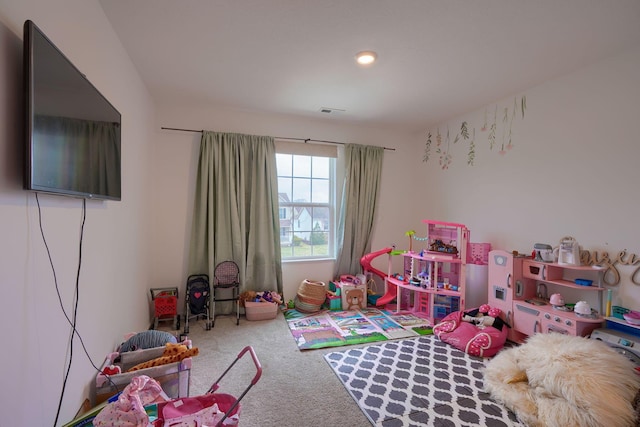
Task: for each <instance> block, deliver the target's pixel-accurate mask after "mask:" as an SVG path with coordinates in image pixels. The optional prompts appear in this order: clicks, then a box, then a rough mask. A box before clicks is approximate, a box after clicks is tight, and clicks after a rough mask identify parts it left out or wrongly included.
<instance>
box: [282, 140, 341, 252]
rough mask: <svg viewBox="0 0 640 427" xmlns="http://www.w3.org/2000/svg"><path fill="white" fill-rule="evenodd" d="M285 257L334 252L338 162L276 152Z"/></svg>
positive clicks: (323, 158) (324, 158) (326, 158)
mask: <svg viewBox="0 0 640 427" xmlns="http://www.w3.org/2000/svg"><path fill="white" fill-rule="evenodd" d="M276 162H277V168H278V200H279V210H280V247H281V250H282V259H283V260H284V259H296V258H298V259H309V258H332V257H333V256H334V249H333V248H334V219H333V218H334V211H335V209H334V203H333V199H334V197H333V194H334V188H333V186H334V178H333V176H334V163H335V160H334V159H333V158H329V157H315V156H305V155H297V154H282V153H278V154H276Z"/></svg>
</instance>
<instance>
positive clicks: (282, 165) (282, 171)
mask: <svg viewBox="0 0 640 427" xmlns="http://www.w3.org/2000/svg"><path fill="white" fill-rule="evenodd" d="M292 160H293V156H292V155H291V154H276V168H277V169H278V175H279V176H291V172H292V165H293V163H292Z"/></svg>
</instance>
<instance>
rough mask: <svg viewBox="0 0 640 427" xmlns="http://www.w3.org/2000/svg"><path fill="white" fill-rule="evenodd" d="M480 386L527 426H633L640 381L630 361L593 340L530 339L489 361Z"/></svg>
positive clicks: (555, 336)
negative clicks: (483, 386)
mask: <svg viewBox="0 0 640 427" xmlns="http://www.w3.org/2000/svg"><path fill="white" fill-rule="evenodd" d="M484 383H485V390H486V391H488V392H489V393H490V394H491V397H492V398H493V399H494V400H496V401H497V402H500V403H503V404H504V405H505V406H506V407H508V408H509V409H511V410H512V411H513V412H514V413H515V414H516V415H517V416H518V418H519V419H520V420H521V421H523V422H524V423H526V424H527V425H530V426H548V427H554V426H558V427H565V426H607V427H617V426H635V425H636V413H635V410H634V408H633V399H634V397H635V395H636V393H637V392H638V389H639V388H640V377H639V376H638V374H636V373H635V371H634V364H633V363H632V362H631V361H629V360H628V359H627V358H626V357H624V356H622V355H620V354H618V353H617V352H616V351H615V350H613V349H611V348H610V347H609V346H607V345H606V344H604V343H602V342H600V341H597V340H590V339H587V338H582V337H573V336H567V335H561V334H555V333H551V334H536V335H534V336H532V337H530V338H529V339H528V340H527V342H526V343H524V344H523V345H521V346H518V347H513V348H510V349H505V350H503V351H501V352H500V353H498V354H497V355H496V356H495V357H494V358H493V359H492V360H491V361H489V363H487V365H486V368H485V370H484Z"/></svg>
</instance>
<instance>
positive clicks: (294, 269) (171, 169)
mask: <svg viewBox="0 0 640 427" xmlns="http://www.w3.org/2000/svg"><path fill="white" fill-rule="evenodd" d="M157 126H158V133H157V136H156V145H155V148H154V149H155V150H156V158H157V160H158V161H157V162H156V163H155V164H154V177H153V182H154V185H155V186H156V187H157V188H158V189H159V191H157V192H155V194H156V195H157V197H158V198H157V199H156V200H154V206H155V210H156V215H155V216H154V223H153V225H152V228H153V229H154V230H155V231H154V237H153V239H154V243H153V244H152V251H153V255H152V258H153V264H154V270H153V272H152V274H153V279H154V280H155V281H158V282H160V281H164V282H165V283H166V284H170V283H174V284H181V285H182V286H184V285H183V284H182V282H183V281H184V278H185V277H186V274H187V265H188V263H187V256H188V253H187V249H188V246H189V233H190V227H191V216H190V215H191V207H192V204H193V191H192V190H193V186H194V180H195V174H196V168H197V161H198V150H199V144H200V134H199V133H189V132H179V131H168V130H164V131H163V130H160V128H161V127H170V128H180V129H195V130H198V129H206V130H213V131H221V132H238V133H247V134H256V135H271V136H279V137H290V138H311V139H320V140H328V141H338V142H349V143H356V144H367V145H377V146H384V147H389V148H395V149H396V151H385V153H384V163H383V170H382V186H381V200H382V203H380V206H379V211H378V219H379V222H378V224H377V225H376V230H375V237H374V239H373V243H372V250H376V249H381V248H383V247H386V246H389V245H391V244H394V243H396V244H398V245H400V244H405V243H404V240H405V238H404V232H405V231H406V230H408V229H409V228H412V226H409V228H407V227H408V225H407V224H419V222H420V219H421V218H422V213H421V212H420V211H419V210H418V209H413V208H412V207H411V200H412V199H413V195H412V194H411V188H415V187H414V184H413V180H412V179H411V174H412V173H413V172H412V169H411V168H408V167H407V165H410V164H412V163H413V162H414V160H413V159H412V157H411V156H412V155H413V153H414V151H415V150H414V148H413V147H415V146H416V145H417V144H418V143H419V140H418V139H416V137H415V136H411V135H402V134H400V133H398V132H393V131H388V130H382V129H375V128H364V127H357V126H347V125H340V124H337V123H335V122H334V121H332V120H326V119H324V120H308V119H299V118H292V117H282V116H276V115H268V114H257V113H248V112H243V111H237V110H235V111H234V110H225V109H220V108H211V107H178V106H166V105H165V106H159V107H158V124H157ZM169 201H170V202H169ZM381 258H385V259H378V260H376V263H375V264H374V265H375V266H377V267H378V268H380V269H382V270H383V271H386V263H387V259H386V257H381ZM282 270H283V282H284V297H285V299H291V298H293V297H294V296H295V293H296V291H297V289H298V286H299V285H300V282H301V281H302V280H303V279H305V278H306V279H315V280H322V281H329V280H331V279H332V278H333V271H334V263H333V262H332V261H327V262H303V261H298V262H287V263H284V264H283V266H282Z"/></svg>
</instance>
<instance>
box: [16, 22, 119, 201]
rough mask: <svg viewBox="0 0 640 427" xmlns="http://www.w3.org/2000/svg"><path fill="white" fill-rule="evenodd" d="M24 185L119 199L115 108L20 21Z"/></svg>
mask: <svg viewBox="0 0 640 427" xmlns="http://www.w3.org/2000/svg"><path fill="white" fill-rule="evenodd" d="M24 70H25V85H24V87H25V90H24V91H25V107H26V132H25V134H26V139H27V141H26V169H25V172H26V173H25V188H26V189H27V190H33V191H42V192H46V193H53V194H62V195H68V196H75V197H84V198H91V199H107V200H121V169H120V162H121V152H120V147H121V141H120V133H121V132H120V123H121V116H120V113H119V112H118V111H117V110H116V109H115V108H114V107H113V105H111V103H109V101H108V100H107V99H106V98H105V97H104V96H102V94H100V92H99V91H98V90H97V89H96V88H95V87H94V86H93V85H92V84H91V82H90V81H89V80H87V78H86V77H85V76H84V75H83V74H82V73H81V72H80V71H79V70H78V69H77V68H76V67H75V66H74V65H73V64H72V63H71V62H70V61H69V60H68V59H67V58H66V57H65V55H64V54H63V53H62V52H61V51H60V50H59V49H58V48H57V47H56V46H55V45H54V44H53V43H52V42H51V40H49V38H48V37H47V36H46V35H45V34H44V33H42V31H40V29H39V28H38V27H37V26H36V25H35V24H34V23H33V22H32V21H26V22H25V23H24Z"/></svg>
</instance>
